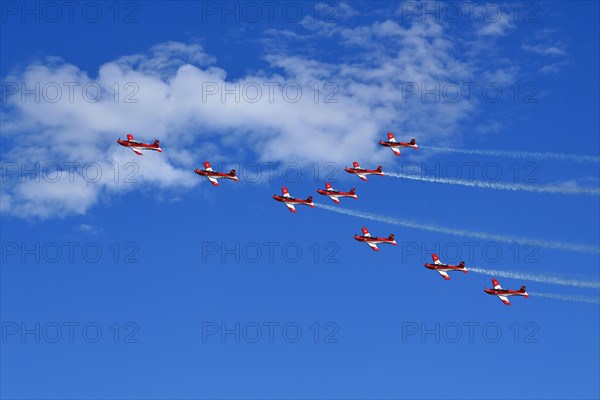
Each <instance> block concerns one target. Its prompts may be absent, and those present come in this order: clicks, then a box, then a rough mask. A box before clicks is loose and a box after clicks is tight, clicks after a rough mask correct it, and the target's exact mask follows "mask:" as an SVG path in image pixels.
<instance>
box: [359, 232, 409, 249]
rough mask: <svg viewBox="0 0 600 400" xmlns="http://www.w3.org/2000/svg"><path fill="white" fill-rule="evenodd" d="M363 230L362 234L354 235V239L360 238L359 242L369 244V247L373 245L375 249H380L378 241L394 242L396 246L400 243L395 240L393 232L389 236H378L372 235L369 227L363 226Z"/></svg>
mask: <svg viewBox="0 0 600 400" xmlns="http://www.w3.org/2000/svg"><path fill="white" fill-rule="evenodd" d="M362 232H363V234H362V236H359V235H354V239H356V240H358V241H359V242H363V243H366V244H368V245H369V247H371V248H372V249H373V250H374V251H379V247H377V244H378V243H387V244H393V245H394V246H396V245H398V243H396V241H395V240H394V234H393V233H391V234H390V236H388V237H387V238H379V237H377V236H371V234H370V233H369V231H368V230H367V228H362Z"/></svg>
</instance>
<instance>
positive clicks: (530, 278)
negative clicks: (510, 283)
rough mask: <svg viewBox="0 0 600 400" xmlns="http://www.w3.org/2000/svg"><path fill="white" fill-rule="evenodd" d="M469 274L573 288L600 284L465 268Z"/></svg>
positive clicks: (599, 284)
mask: <svg viewBox="0 0 600 400" xmlns="http://www.w3.org/2000/svg"><path fill="white" fill-rule="evenodd" d="M467 269H468V270H469V272H475V273H477V274H484V275H490V276H495V277H500V278H510V279H519V280H524V281H532V282H540V283H548V284H551V285H564V286H573V287H581V288H592V289H600V283H599V282H595V281H580V280H577V279H568V278H560V277H556V276H550V275H534V274H530V273H525V272H512V271H503V270H497V269H482V268H472V267H471V268H469V267H468V266H467Z"/></svg>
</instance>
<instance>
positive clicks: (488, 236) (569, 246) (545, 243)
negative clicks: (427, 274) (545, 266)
mask: <svg viewBox="0 0 600 400" xmlns="http://www.w3.org/2000/svg"><path fill="white" fill-rule="evenodd" d="M315 205H316V206H317V207H319V208H322V209H325V210H328V211H333V212H336V213H339V214H344V215H349V216H353V217H357V218H362V219H368V220H371V221H378V222H383V223H386V224H390V225H398V226H402V227H405V228H411V229H418V230H422V231H428V232H436V233H443V234H447V235H453V236H460V237H471V238H476V239H481V240H489V241H494V242H501V243H508V244H513V243H515V242H517V243H522V244H528V243H529V244H531V243H533V244H535V245H537V246H539V247H542V248H547V249H555V250H566V251H576V252H578V253H590V254H598V253H600V247H597V246H589V245H584V244H577V243H565V242H558V241H550V240H538V239H532V238H526V237H518V236H507V235H498V234H492V233H485V232H476V231H469V230H465V229H454V228H446V227H443V226H439V225H433V224H427V223H421V222H415V221H410V220H403V219H398V218H394V217H387V216H383V215H377V214H371V213H368V212H363V211H354V210H348V209H344V208H340V207H333V206H329V205H325V204H318V203H315Z"/></svg>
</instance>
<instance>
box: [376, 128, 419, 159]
mask: <svg viewBox="0 0 600 400" xmlns="http://www.w3.org/2000/svg"><path fill="white" fill-rule="evenodd" d="M379 144H380V145H382V146H385V147H389V148H390V149H392V151H393V152H394V154H395V155H397V156H399V155H400V148H401V147H412V148H413V149H415V150H419V146H417V141H416V140H415V139H412V140H411V141H410V142H408V143H406V142H396V138H395V137H394V134H393V133H392V132H388V141H387V142H384V141H383V140H380V141H379Z"/></svg>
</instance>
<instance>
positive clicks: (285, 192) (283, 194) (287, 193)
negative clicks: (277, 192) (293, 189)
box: [281, 186, 291, 197]
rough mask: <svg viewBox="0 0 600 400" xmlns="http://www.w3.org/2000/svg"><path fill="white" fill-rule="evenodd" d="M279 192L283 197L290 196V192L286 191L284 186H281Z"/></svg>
mask: <svg viewBox="0 0 600 400" xmlns="http://www.w3.org/2000/svg"><path fill="white" fill-rule="evenodd" d="M281 194H282V196H283V197H291V196H290V192H288V190H287V188H286V187H285V186H284V187H282V188H281Z"/></svg>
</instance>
